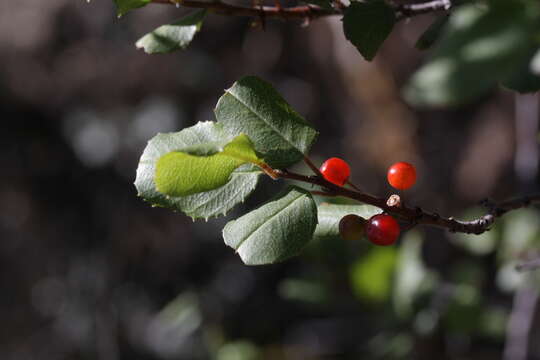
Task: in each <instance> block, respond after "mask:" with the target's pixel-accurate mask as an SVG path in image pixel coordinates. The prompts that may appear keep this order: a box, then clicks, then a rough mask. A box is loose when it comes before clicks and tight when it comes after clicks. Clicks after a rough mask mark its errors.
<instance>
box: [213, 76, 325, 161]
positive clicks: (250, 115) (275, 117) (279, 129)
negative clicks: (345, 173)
mask: <svg viewBox="0 0 540 360" xmlns="http://www.w3.org/2000/svg"><path fill="white" fill-rule="evenodd" d="M215 114H216V119H217V120H218V123H220V124H222V125H223V127H224V128H225V130H226V131H228V132H229V133H230V134H231V135H238V134H241V133H244V134H246V135H247V136H248V137H249V138H250V139H251V141H253V144H254V145H255V150H256V151H257V152H258V153H259V154H260V156H262V158H264V160H265V162H267V163H268V164H269V165H270V166H272V167H276V168H282V167H287V166H290V165H292V164H294V163H296V162H298V161H300V160H301V159H302V158H303V156H304V154H305V153H307V152H308V151H309V149H310V147H311V145H312V144H313V142H314V141H315V139H316V137H317V134H318V133H317V131H316V130H315V129H314V128H313V127H312V126H311V124H309V123H308V122H307V121H306V120H304V119H303V118H302V117H301V116H300V115H299V114H298V113H296V112H295V111H294V110H293V109H292V108H291V107H290V106H289V104H287V102H285V100H284V99H283V98H282V97H281V95H279V93H278V92H277V91H276V90H274V88H273V87H272V86H271V85H270V84H269V83H267V82H265V81H263V80H261V79H259V78H257V77H254V76H246V77H244V78H242V79H240V80H239V81H237V82H236V83H235V84H234V85H233V86H232V87H231V88H230V89H228V90H226V92H225V94H224V95H223V96H222V97H221V98H220V99H219V101H218V103H217V106H216V109H215Z"/></svg>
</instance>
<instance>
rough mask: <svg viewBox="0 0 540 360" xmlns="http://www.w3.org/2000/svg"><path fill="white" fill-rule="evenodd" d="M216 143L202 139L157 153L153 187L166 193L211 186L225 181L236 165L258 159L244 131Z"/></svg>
mask: <svg viewBox="0 0 540 360" xmlns="http://www.w3.org/2000/svg"><path fill="white" fill-rule="evenodd" d="M220 145H221V144H220V143H219V142H210V143H202V144H198V145H197V146H194V147H187V148H184V149H181V150H178V151H173V152H170V153H168V154H165V155H163V156H162V157H160V158H159V160H158V161H157V164H156V175H155V179H154V180H155V183H156V188H157V190H158V191H159V192H161V193H162V194H165V195H168V196H188V195H193V194H197V193H200V192H205V191H210V190H214V189H217V188H219V187H221V186H223V185H225V184H226V183H227V182H229V180H230V177H231V174H232V172H233V171H234V170H236V168H238V167H239V166H240V165H243V164H245V163H253V164H261V163H262V160H261V159H259V158H258V157H257V155H256V154H255V151H254V149H253V144H252V143H251V141H250V140H249V139H248V137H247V136H246V135H244V134H240V135H238V136H237V137H236V138H234V139H233V140H232V141H231V142H229V143H228V144H227V145H225V146H224V147H223V148H221V146H220Z"/></svg>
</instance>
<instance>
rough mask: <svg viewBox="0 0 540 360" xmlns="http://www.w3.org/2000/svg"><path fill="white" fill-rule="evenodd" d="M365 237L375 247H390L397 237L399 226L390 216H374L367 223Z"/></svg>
mask: <svg viewBox="0 0 540 360" xmlns="http://www.w3.org/2000/svg"><path fill="white" fill-rule="evenodd" d="M366 235H367V238H368V240H369V241H371V242H372V243H374V244H376V245H382V246H386V245H392V244H393V243H395V242H396V240H397V238H398V236H399V224H398V223H397V221H396V219H394V218H393V217H392V216H390V215H387V214H379V215H374V216H372V217H371V218H370V219H369V220H368V222H367V225H366Z"/></svg>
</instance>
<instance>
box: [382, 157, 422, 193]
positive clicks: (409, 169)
mask: <svg viewBox="0 0 540 360" xmlns="http://www.w3.org/2000/svg"><path fill="white" fill-rule="evenodd" d="M387 178H388V183H389V184H390V185H392V186H393V187H394V188H396V189H398V190H407V189H408V188H410V187H411V186H413V185H414V183H415V182H416V169H415V168H414V165H412V164H409V163H407V162H398V163H395V164H394V165H392V166H390V168H389V169H388V175H387Z"/></svg>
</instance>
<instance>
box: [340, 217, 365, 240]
mask: <svg viewBox="0 0 540 360" xmlns="http://www.w3.org/2000/svg"><path fill="white" fill-rule="evenodd" d="M365 229H366V219H364V218H363V217H361V216H358V215H354V214H349V215H345V216H344V217H342V218H341V220H340V221H339V234H340V235H341V237H342V238H343V240H347V241H349V240H351V241H352V240H358V239H360V238H361V237H362V236H363V235H364V234H365Z"/></svg>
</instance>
